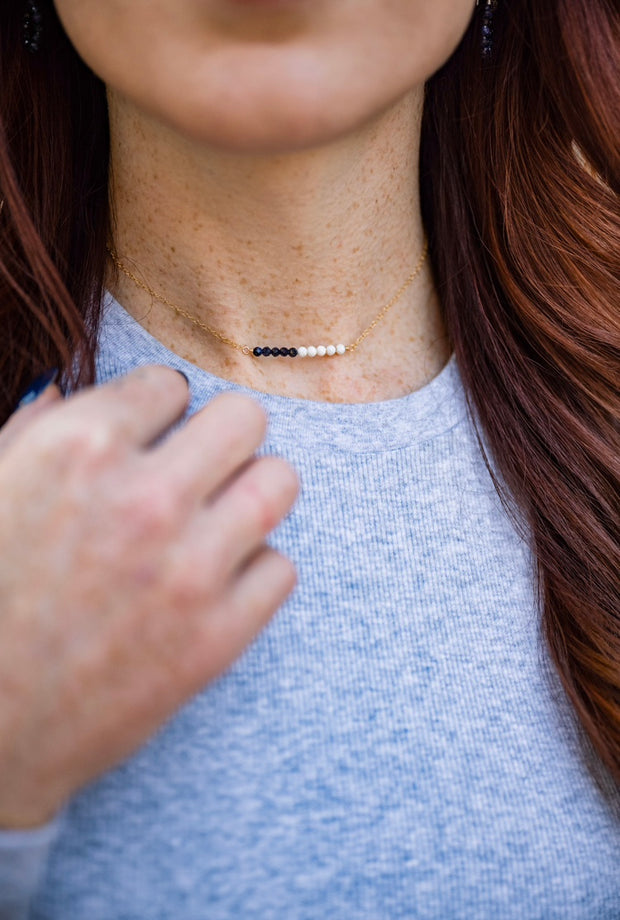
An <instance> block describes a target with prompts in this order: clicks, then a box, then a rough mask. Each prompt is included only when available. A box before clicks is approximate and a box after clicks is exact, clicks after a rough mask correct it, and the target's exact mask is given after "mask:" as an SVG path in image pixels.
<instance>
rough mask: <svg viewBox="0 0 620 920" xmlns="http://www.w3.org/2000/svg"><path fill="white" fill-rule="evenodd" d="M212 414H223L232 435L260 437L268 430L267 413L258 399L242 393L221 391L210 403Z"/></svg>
mask: <svg viewBox="0 0 620 920" xmlns="http://www.w3.org/2000/svg"><path fill="white" fill-rule="evenodd" d="M210 405H211V407H212V415H215V414H217V415H218V417H219V416H220V415H221V416H222V418H223V419H224V421H225V424H226V430H227V431H228V433H229V436H230V437H233V438H235V437H241V438H243V440H249V439H251V440H255V439H260V440H262V438H263V437H264V435H265V431H266V430H267V415H266V413H265V410H264V409H263V408H262V406H260V405H259V403H257V402H256V400H254V399H251V398H250V397H249V396H243V395H241V394H240V393H221V394H220V395H219V396H216V398H215V399H214V400H213V401H212V403H211V404H210Z"/></svg>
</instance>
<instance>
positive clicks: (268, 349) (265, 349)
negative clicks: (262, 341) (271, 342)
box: [261, 348, 271, 358]
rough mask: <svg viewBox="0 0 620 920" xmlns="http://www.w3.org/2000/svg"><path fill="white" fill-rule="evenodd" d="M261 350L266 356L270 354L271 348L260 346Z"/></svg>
mask: <svg viewBox="0 0 620 920" xmlns="http://www.w3.org/2000/svg"><path fill="white" fill-rule="evenodd" d="M261 352H262V353H263V354H264V355H265V357H266V358H268V357H269V355H270V354H271V348H262V349H261Z"/></svg>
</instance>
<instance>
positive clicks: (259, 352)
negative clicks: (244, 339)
mask: <svg viewBox="0 0 620 920" xmlns="http://www.w3.org/2000/svg"><path fill="white" fill-rule="evenodd" d="M262 353H263V349H262V348H259V347H258V345H257V346H256V348H253V349H252V354H253V355H254V357H255V358H260V356H261V355H262Z"/></svg>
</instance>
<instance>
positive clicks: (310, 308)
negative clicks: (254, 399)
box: [110, 93, 448, 402]
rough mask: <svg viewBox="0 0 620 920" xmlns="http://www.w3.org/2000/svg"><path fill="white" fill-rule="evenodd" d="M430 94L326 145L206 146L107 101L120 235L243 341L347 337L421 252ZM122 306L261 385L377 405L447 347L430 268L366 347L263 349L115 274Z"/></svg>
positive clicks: (418, 376) (117, 240) (155, 281)
mask: <svg viewBox="0 0 620 920" xmlns="http://www.w3.org/2000/svg"><path fill="white" fill-rule="evenodd" d="M420 112H421V99H420V94H419V93H416V94H411V95H410V96H408V97H406V98H404V99H403V100H401V102H400V103H398V105H396V106H395V107H393V108H392V109H391V110H389V111H388V112H385V113H384V114H382V115H381V116H380V117H379V118H378V119H376V120H375V121H374V122H373V123H372V124H369V125H365V126H364V127H363V128H361V129H360V130H359V131H358V132H356V133H355V134H354V135H348V136H346V137H344V138H342V139H340V140H338V141H336V142H334V143H332V144H330V145H329V146H327V147H322V148H317V149H313V150H309V151H303V152H301V153H300V152H295V153H290V154H280V155H278V156H265V155H260V156H254V155H252V154H250V153H243V154H238V153H228V152H225V151H216V150H212V149H209V150H205V149H204V147H199V146H198V145H194V144H193V143H192V142H191V141H189V140H187V139H184V138H180V137H179V136H178V135H176V134H173V133H171V132H170V131H169V130H168V129H167V128H165V127H164V126H162V125H161V124H159V123H157V122H155V121H153V120H151V119H149V118H148V117H147V116H145V115H144V114H142V113H138V112H136V111H135V110H133V109H131V108H130V106H128V105H127V104H126V103H125V102H124V101H123V100H120V99H118V98H116V97H114V96H111V98H110V122H111V137H112V186H111V194H112V206H113V213H114V220H115V230H114V246H115V249H116V250H117V252H118V254H119V256H120V258H121V259H122V260H123V261H124V262H125V263H126V264H128V265H129V266H130V267H131V269H132V270H133V271H135V272H136V274H137V275H139V276H140V277H141V278H142V279H143V280H144V281H145V282H146V283H147V284H148V285H149V286H150V287H151V288H153V289H155V290H157V291H158V292H161V293H162V294H164V295H165V296H166V297H167V298H168V299H169V300H170V301H172V302H173V303H175V304H178V305H179V306H180V307H182V308H183V309H184V310H187V311H189V312H190V313H192V314H194V315H195V316H196V317H198V318H199V319H201V320H202V321H203V322H205V323H207V324H208V325H210V326H212V327H214V328H215V329H217V330H219V331H220V332H222V333H223V334H224V335H225V336H227V337H228V338H230V339H232V340H235V341H237V342H241V343H251V344H263V343H264V344H270V345H278V346H291V345H302V344H309V345H312V344H315V345H318V344H321V343H324V344H329V343H330V342H334V343H336V342H345V343H349V342H351V341H353V340H355V338H357V336H358V335H359V333H360V332H361V331H362V330H363V329H365V328H366V327H367V326H368V324H369V323H370V322H371V321H372V320H373V319H374V317H375V316H376V315H377V313H378V312H379V310H380V309H381V308H382V307H383V306H384V305H385V304H386V303H387V302H388V301H389V300H390V298H391V297H392V296H393V294H394V293H395V292H396V291H397V290H398V289H399V287H400V286H401V284H402V283H403V281H404V280H405V279H406V278H407V276H408V275H409V273H410V272H411V271H412V269H413V267H414V265H415V263H416V261H417V259H418V256H419V254H420V252H421V250H422V248H423V243H424V232H423V227H422V221H421V215H420V203H419V189H418V146H419V132H420ZM111 286H112V288H113V291H114V293H116V295H117V297H118V299H119V300H120V301H121V303H123V305H124V306H125V307H126V308H127V309H128V310H129V312H130V313H132V314H133V315H134V316H135V317H136V318H137V319H138V320H139V321H140V322H142V324H143V325H144V326H146V328H147V329H148V330H149V331H150V332H151V333H152V334H153V335H155V336H156V337H157V338H159V339H160V340H162V341H163V342H164V344H166V345H168V346H169V347H171V348H172V349H173V350H175V351H177V352H179V353H180V354H182V355H183V356H184V357H187V358H189V359H190V360H192V361H194V362H195V363H197V364H199V365H201V366H203V367H205V368H207V369H208V370H210V371H211V372H213V373H215V374H218V375H219V376H223V377H226V378H229V379H232V380H235V381H237V382H239V383H242V384H245V385H247V386H251V387H253V388H256V389H262V390H267V391H271V392H279V393H282V394H284V395H294V396H301V397H305V398H314V399H327V400H329V401H353V402H357V401H373V400H377V399H385V398H391V397H395V396H399V395H403V394H404V393H406V392H410V391H411V390H413V389H417V388H419V387H420V386H423V385H424V383H426V382H427V381H428V380H429V379H431V378H432V377H433V376H435V374H436V373H437V372H438V371H439V370H440V369H441V367H442V366H443V364H444V363H445V361H446V359H447V356H448V350H447V345H446V341H445V335H444V329H443V327H442V323H441V318H440V311H439V307H438V302H437V297H436V295H435V292H434V288H433V283H432V277H431V274H430V270H429V268H428V266H425V268H424V270H423V271H422V272H421V274H420V276H419V277H418V278H417V279H416V281H415V282H414V283H413V284H412V285H411V286H410V288H408V289H407V291H406V292H405V293H404V295H403V297H402V298H401V299H400V300H399V301H398V302H397V303H396V304H395V305H394V306H393V307H392V308H391V309H390V311H389V313H388V315H387V316H386V317H385V319H383V320H382V321H381V323H380V324H379V325H378V326H377V327H376V328H375V329H374V330H373V331H372V333H371V334H370V335H369V336H368V338H367V339H366V340H365V341H364V343H363V344H362V346H360V348H359V350H358V351H356V352H355V353H353V354H347V355H346V356H344V358H342V359H333V360H330V359H319V360H307V359H306V360H299V359H298V360H290V359H289V360H282V359H280V360H276V359H273V358H272V359H262V360H256V359H252V358H250V357H247V356H244V355H242V354H240V353H239V352H237V351H235V350H234V349H232V348H230V347H229V346H226V345H223V344H222V343H220V342H218V341H217V340H216V339H215V338H213V337H211V336H209V335H208V334H206V333H203V332H201V331H200V330H199V329H198V328H197V327H196V326H195V325H193V324H192V323H190V322H189V321H186V320H183V319H180V318H179V317H178V316H175V314H174V313H173V312H172V311H171V310H170V309H169V308H168V307H166V306H164V305H162V304H161V303H157V302H155V303H152V300H151V298H150V297H149V295H148V294H146V293H145V292H144V291H143V290H141V289H139V288H137V287H136V286H135V285H134V284H133V283H132V282H131V281H129V279H127V278H126V277H125V276H123V275H122V274H119V276H118V279H117V280H116V281H111Z"/></svg>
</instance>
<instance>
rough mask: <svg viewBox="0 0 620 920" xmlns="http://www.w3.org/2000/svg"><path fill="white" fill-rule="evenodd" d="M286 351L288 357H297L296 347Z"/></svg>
mask: <svg viewBox="0 0 620 920" xmlns="http://www.w3.org/2000/svg"><path fill="white" fill-rule="evenodd" d="M288 353H289V357H291V358H296V357H297V349H296V348H289V350H288Z"/></svg>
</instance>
